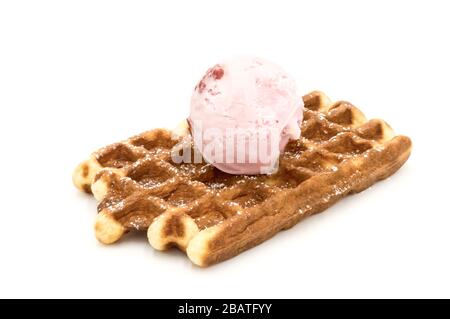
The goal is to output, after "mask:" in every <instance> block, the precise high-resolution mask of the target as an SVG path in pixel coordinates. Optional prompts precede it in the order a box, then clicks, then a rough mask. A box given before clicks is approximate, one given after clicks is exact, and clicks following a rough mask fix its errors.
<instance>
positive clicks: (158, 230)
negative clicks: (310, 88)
mask: <svg viewBox="0 0 450 319" xmlns="http://www.w3.org/2000/svg"><path fill="white" fill-rule="evenodd" d="M303 100H304V102H305V112H304V121H303V123H302V126H301V129H302V137H301V138H300V139H298V140H295V141H291V142H289V144H288V146H287V147H286V149H285V151H284V152H283V154H281V156H280V161H279V169H278V171H277V172H276V173H275V174H272V175H255V176H246V175H229V174H226V173H223V172H221V171H219V170H217V169H216V168H214V167H213V166H212V165H210V164H208V163H205V162H203V163H199V164H184V163H182V164H176V163H174V162H173V160H172V156H171V152H174V151H179V148H183V149H185V150H186V148H188V149H191V150H193V152H195V149H194V148H193V145H192V140H191V139H190V135H189V131H188V130H187V128H186V127H184V128H183V127H182V128H179V129H178V130H176V131H169V130H164V129H156V130H152V131H148V132H145V133H143V134H141V135H138V136H135V137H132V138H130V139H128V140H126V141H124V142H120V143H116V144H112V145H110V146H107V147H105V148H102V149H100V150H98V151H97V152H95V153H93V154H92V155H91V157H90V158H89V159H88V160H87V161H85V162H83V163H81V164H80V165H79V166H78V167H77V169H76V170H75V173H74V176H73V179H74V183H75V185H76V186H77V187H78V188H79V189H81V190H84V191H86V192H92V193H93V194H94V196H95V198H96V199H97V200H98V201H99V202H100V203H99V206H98V212H99V214H98V215H97V219H96V222H95V234H96V237H97V239H98V240H99V241H100V242H102V243H105V244H111V243H114V242H116V241H118V240H119V239H121V238H122V236H123V235H124V234H125V233H127V232H128V231H130V230H141V231H147V236H148V240H149V242H150V244H151V245H152V246H153V247H154V248H155V249H158V250H165V249H168V248H169V247H171V246H176V247H178V248H180V249H181V250H183V251H185V252H186V253H187V255H188V257H189V258H190V260H191V261H192V262H193V263H194V264H196V265H199V266H207V265H211V264H214V263H217V262H220V261H223V260H226V259H228V258H231V257H233V256H235V255H237V254H239V253H241V252H242V251H244V250H247V249H249V248H251V247H253V246H256V245H258V244H259V243H261V242H263V241H265V240H266V239H268V238H270V237H272V236H274V235H275V234H276V233H278V232H279V231H281V230H284V229H288V228H290V227H292V226H293V225H295V224H296V223H297V222H299V221H300V220H302V219H303V218H305V217H307V216H309V215H312V214H315V213H319V212H322V211H323V210H325V209H326V208H328V207H329V206H331V205H332V204H334V203H336V202H337V201H338V200H339V199H341V198H343V197H344V196H346V195H348V194H351V193H355V192H360V191H362V190H364V189H366V188H368V187H369V186H371V185H372V184H374V183H375V182H376V181H378V180H381V179H384V178H386V177H388V176H390V175H391V174H393V173H394V172H396V171H397V170H398V169H399V168H400V167H401V166H402V165H403V164H404V163H405V162H406V160H407V159H408V157H409V155H410V152H411V140H410V139H409V138H408V137H406V136H395V135H394V134H393V131H392V129H391V128H390V127H389V125H387V124H386V123H385V122H384V121H382V120H378V119H375V120H370V121H367V120H366V118H365V116H364V114H363V113H362V112H361V111H360V110H358V109H357V108H356V107H355V106H353V105H352V104H350V103H348V102H342V101H341V102H336V103H331V102H330V100H329V99H328V98H327V97H326V96H325V95H324V94H323V93H321V92H312V93H310V94H308V95H306V96H304V97H303Z"/></svg>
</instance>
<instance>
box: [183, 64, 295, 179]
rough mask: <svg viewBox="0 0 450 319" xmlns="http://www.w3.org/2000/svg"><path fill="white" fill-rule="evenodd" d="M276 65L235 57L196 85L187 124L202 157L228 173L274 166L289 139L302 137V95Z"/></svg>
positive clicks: (257, 171) (264, 170)
mask: <svg viewBox="0 0 450 319" xmlns="http://www.w3.org/2000/svg"><path fill="white" fill-rule="evenodd" d="M299 96H300V94H298V92H297V87H296V83H295V81H294V79H292V78H291V77H290V76H289V75H288V74H287V73H286V72H285V71H284V70H282V69H281V68H280V67H278V66H277V65H275V64H273V63H271V62H269V61H266V60H263V59H260V58H255V57H234V58H231V59H229V60H226V61H224V62H222V63H219V64H217V65H215V66H214V67H212V68H211V69H209V70H208V71H207V72H206V74H205V75H204V76H203V78H202V79H201V80H200V82H199V83H198V84H197V86H196V87H195V90H194V92H193V94H192V99H191V113H190V116H189V124H190V127H191V131H192V135H193V138H194V143H195V146H196V147H197V148H198V149H199V150H200V153H202V155H203V158H204V159H205V160H206V161H207V162H209V163H211V164H213V165H214V166H215V167H217V168H218V169H220V170H221V171H224V172H226V173H230V174H247V175H248V174H261V173H269V172H273V171H274V170H275V169H276V164H277V162H278V158H279V155H280V151H283V150H284V148H285V146H286V144H287V143H288V141H289V140H290V139H298V138H299V137H300V123H301V122H302V118H303V101H302V99H300V98H299Z"/></svg>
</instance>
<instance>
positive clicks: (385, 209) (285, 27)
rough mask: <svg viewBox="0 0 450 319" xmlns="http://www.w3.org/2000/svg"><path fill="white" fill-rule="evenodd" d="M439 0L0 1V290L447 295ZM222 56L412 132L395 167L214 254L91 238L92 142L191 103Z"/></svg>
mask: <svg viewBox="0 0 450 319" xmlns="http://www.w3.org/2000/svg"><path fill="white" fill-rule="evenodd" d="M446 3H447V2H446V1H439V2H438V1H422V2H418V1H373V2H371V3H368V2H365V1H328V2H324V1H311V2H310V3H308V4H303V3H300V1H291V2H287V1H286V2H285V1H272V2H267V1H255V2H251V1H222V2H216V1H202V2H198V1H178V2H175V1H154V2H153V1H92V0H89V1H2V2H1V4H0V110H1V111H0V112H1V113H0V114H1V115H0V116H1V117H0V118H1V122H0V124H1V125H0V133H1V138H2V144H1V156H0V163H1V169H2V178H1V183H0V188H1V192H0V194H1V195H0V196H1V206H0V214H1V220H0V224H1V231H0V246H1V250H0V297H88V298H89V297H125V298H127V297H130V298H132V297H148V298H177V297H178V298H195V297H213V298H214V297H250V298H251V297H254V298H258V297H268V298H272V297H273V298H277V297H286V298H300V297H307V298H313V297H344V298H346V297H363V298H365V297H388V298H389V297H450V272H449V269H450V254H449V243H450V209H449V207H448V198H449V194H448V189H449V187H448V181H449V178H450V176H449V175H450V174H449V173H448V162H449V157H448V156H449V153H450V152H449V151H448V146H449V143H448V138H449V134H448V129H449V126H450V124H449V117H450V111H449V109H450V105H449V95H448V93H449V83H450V81H449V74H450V64H449V60H448V59H449V58H448V57H449V56H450V49H449V34H448V30H450V22H449V21H450V20H449V19H448V14H449V9H448V7H446ZM233 54H247V55H256V56H260V57H263V58H267V59H269V60H272V61H274V62H276V63H277V64H279V65H281V66H283V67H284V68H285V69H286V70H288V72H289V73H290V74H291V75H293V76H294V77H295V78H296V79H297V82H298V84H299V88H300V90H301V92H303V93H307V92H309V91H311V90H313V89H320V90H322V91H324V92H326V93H327V94H328V95H329V96H330V97H331V98H332V99H334V100H337V99H346V100H349V101H351V102H352V103H354V104H356V105H357V106H359V107H360V108H361V109H362V110H363V111H364V112H365V113H366V115H368V117H381V118H383V119H386V120H387V121H388V122H389V123H390V124H391V125H392V126H393V127H394V128H395V129H396V131H397V132H399V133H402V134H406V135H409V136H411V137H412V139H413V142H414V150H413V154H412V157H411V159H410V160H409V161H408V163H407V164H406V165H405V166H404V168H403V169H402V170H401V171H399V172H398V174H396V175H394V176H393V177H392V178H390V179H388V180H386V181H383V182H381V183H379V184H377V185H376V186H374V187H372V188H371V189H369V190H367V191H365V192H364V193H362V194H358V195H354V196H351V197H349V198H347V199H345V200H343V201H342V202H340V203H338V204H337V205H335V206H333V207H332V208H330V209H328V210H327V211H326V212H325V213H323V214H321V215H317V216H314V217H311V218H309V219H308V220H306V221H304V222H302V223H300V224H299V225H297V226H296V227H294V228H293V229H291V230H288V231H285V232H283V233H280V234H279V235H277V236H276V237H275V238H274V239H272V240H270V241H268V242H265V243H264V244H262V245H260V246H258V247H256V248H254V249H252V250H250V251H247V252H245V253H243V254H241V255H240V256H238V257H236V258H233V259H231V260H229V261H227V262H224V263H222V264H219V265H216V266H213V267H210V268H207V269H200V268H196V267H195V266H193V265H191V263H190V262H189V260H188V259H187V258H186V257H185V256H184V255H183V254H182V253H179V252H176V251H172V252H169V253H160V252H156V251H154V250H153V249H152V248H151V247H150V246H149V245H148V243H147V242H146V240H145V234H137V235H131V236H128V237H127V238H126V239H125V240H123V241H122V242H120V243H119V244H117V245H113V246H108V247H105V246H102V245H100V244H99V243H97V241H96V240H95V238H94V233H93V229H92V224H93V221H94V218H95V212H96V203H95V201H94V199H93V198H91V197H89V196H87V195H85V194H82V193H80V192H78V191H77V190H76V189H75V188H74V187H73V186H72V182H71V174H72V170H73V168H74V167H75V166H76V165H77V164H78V162H79V161H81V160H83V159H85V158H86V157H87V156H88V155H89V154H90V153H91V152H92V151H94V150H96V149H97V148H98V147H100V146H104V145H107V144H109V143H112V142H115V141H119V140H121V139H124V138H127V137H129V136H131V135H133V134H136V133H140V132H141V131H144V130H147V129H150V128H153V127H173V126H175V125H176V124H177V123H178V122H179V121H180V120H181V119H184V118H186V116H187V115H188V108H189V100H190V94H191V92H192V89H193V87H194V86H195V84H196V82H197V81H198V80H199V78H200V77H201V76H202V73H203V72H204V71H205V70H206V69H207V68H208V67H210V66H211V65H213V64H215V63H216V62H219V61H220V60H221V59H223V58H226V57H228V56H230V55H233Z"/></svg>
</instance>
